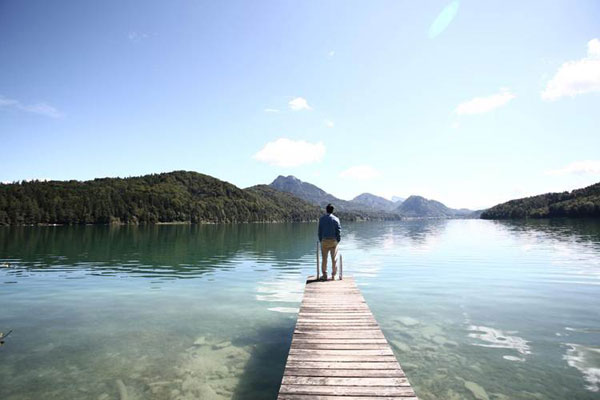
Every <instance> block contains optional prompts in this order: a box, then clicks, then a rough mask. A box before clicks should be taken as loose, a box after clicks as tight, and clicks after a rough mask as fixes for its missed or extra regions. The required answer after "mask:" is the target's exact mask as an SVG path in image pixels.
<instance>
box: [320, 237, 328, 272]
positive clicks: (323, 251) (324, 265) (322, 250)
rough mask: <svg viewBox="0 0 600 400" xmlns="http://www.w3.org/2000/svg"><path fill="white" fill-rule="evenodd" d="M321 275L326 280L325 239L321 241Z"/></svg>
mask: <svg viewBox="0 0 600 400" xmlns="http://www.w3.org/2000/svg"><path fill="white" fill-rule="evenodd" d="M321 259H322V260H321V273H322V274H323V277H324V278H327V247H326V242H325V239H323V241H321Z"/></svg>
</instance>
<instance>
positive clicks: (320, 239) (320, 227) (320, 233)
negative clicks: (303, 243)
mask: <svg viewBox="0 0 600 400" xmlns="http://www.w3.org/2000/svg"><path fill="white" fill-rule="evenodd" d="M322 241H323V224H322V223H321V220H319V242H322Z"/></svg>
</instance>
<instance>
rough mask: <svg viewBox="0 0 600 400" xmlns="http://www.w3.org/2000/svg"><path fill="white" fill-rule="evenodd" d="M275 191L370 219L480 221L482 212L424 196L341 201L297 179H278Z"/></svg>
mask: <svg viewBox="0 0 600 400" xmlns="http://www.w3.org/2000/svg"><path fill="white" fill-rule="evenodd" d="M270 186H271V187H272V188H275V189H277V190H281V191H284V192H288V193H291V194H293V195H294V196H297V197H299V198H301V199H303V200H306V201H307V202H309V203H312V204H315V205H318V206H319V207H322V208H324V207H325V206H326V205H327V204H328V203H332V204H333V205H334V206H335V207H336V209H338V210H340V211H341V212H342V213H344V212H346V213H350V214H356V213H358V214H359V215H360V214H361V213H362V215H363V216H364V217H366V218H367V219H399V218H479V213H478V212H474V211H471V210H467V209H460V210H456V209H452V208H449V207H446V206H445V205H444V204H442V203H440V202H439V201H435V200H428V199H426V198H424V197H421V196H410V197H409V198H407V199H406V200H402V199H400V200H399V201H396V202H393V201H390V200H387V199H385V198H383V197H379V196H375V195H373V194H370V193H363V194H361V195H358V196H356V197H355V198H354V199H352V200H350V201H346V200H342V199H338V198H337V197H335V196H333V195H331V194H329V193H327V192H325V191H324V190H323V189H321V188H319V187H317V186H315V185H313V184H311V183H308V182H303V181H301V180H300V179H298V178H296V177H294V176H291V175H290V176H281V175H280V176H278V177H277V178H276V179H275V180H274V181H273V182H272V183H271V184H270Z"/></svg>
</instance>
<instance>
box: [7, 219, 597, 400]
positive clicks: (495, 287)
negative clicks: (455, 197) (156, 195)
mask: <svg viewBox="0 0 600 400" xmlns="http://www.w3.org/2000/svg"><path fill="white" fill-rule="evenodd" d="M315 245H316V244H315V226H314V225H313V224H265V225H252V224H251V225H229V226H152V227H38V228H34V227H22V228H2V229H0V264H5V263H8V264H9V266H8V268H7V267H0V331H4V332H6V331H7V330H9V329H12V330H13V333H12V334H11V336H9V337H8V338H7V340H6V343H5V345H4V346H2V347H0V398H2V399H11V400H13V399H39V398H45V399H67V398H72V399H75V398H77V399H94V400H106V399H115V398H116V399H119V398H121V399H123V398H128V399H148V398H154V399H197V398H202V399H221V398H225V399H227V398H238V399H242V398H257V399H258V398H261V399H262V398H265V399H268V398H275V397H276V394H277V390H278V386H279V382H280V379H281V374H282V372H283V368H284V365H285V360H286V356H287V350H288V348H289V345H290V342H291V336H292V330H293V326H294V323H295V318H296V314H295V313H296V312H297V308H298V306H299V302H300V300H301V297H302V289H303V282H304V278H305V277H306V276H307V275H309V274H313V273H314V258H315V255H314V253H315ZM341 250H342V253H343V255H344V260H345V271H346V273H347V274H352V275H354V276H355V277H356V280H357V283H358V284H359V286H360V287H361V289H362V291H363V293H364V296H365V298H366V299H367V302H368V303H369V305H370V307H371V309H372V310H373V312H374V314H375V316H376V318H377V320H378V321H379V323H380V325H381V327H382V329H383V331H384V333H385V335H386V337H387V338H388V339H389V341H390V342H391V344H392V347H393V349H394V351H395V352H396V355H397V356H398V359H399V360H400V363H401V364H402V365H403V367H404V369H405V371H406V373H407V375H408V377H409V378H410V380H411V383H412V384H413V386H414V388H415V390H416V392H417V394H418V395H419V397H420V398H421V399H442V398H443V399H486V398H488V399H567V398H568V399H598V398H600V392H599V391H598V390H599V386H600V221H589V220H588V221H584V220H579V221H550V222H549V221H533V222H528V223H524V222H521V223H510V222H490V221H480V220H466V221H462V220H457V221H405V222H389V223H387V222H386V223H381V222H379V223H356V224H345V225H344V239H343V242H342V247H341Z"/></svg>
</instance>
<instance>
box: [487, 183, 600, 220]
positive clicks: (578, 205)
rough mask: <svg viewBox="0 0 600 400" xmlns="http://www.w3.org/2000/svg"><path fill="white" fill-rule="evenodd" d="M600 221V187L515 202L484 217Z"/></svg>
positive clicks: (504, 204)
mask: <svg viewBox="0 0 600 400" xmlns="http://www.w3.org/2000/svg"><path fill="white" fill-rule="evenodd" d="M552 217H600V183H596V184H595V185H591V186H588V187H586V188H583V189H577V190H573V191H571V192H562V193H546V194H542V195H538V196H532V197H526V198H523V199H518V200H511V201H509V202H506V203H502V204H498V205H497V206H494V207H492V208H490V209H488V210H485V211H484V212H483V213H482V214H481V218H484V219H516V218H552Z"/></svg>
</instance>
